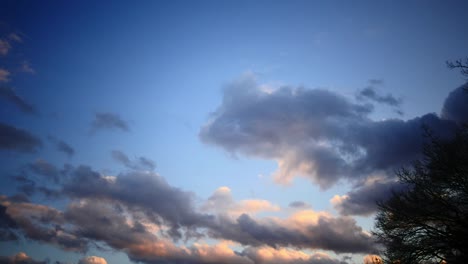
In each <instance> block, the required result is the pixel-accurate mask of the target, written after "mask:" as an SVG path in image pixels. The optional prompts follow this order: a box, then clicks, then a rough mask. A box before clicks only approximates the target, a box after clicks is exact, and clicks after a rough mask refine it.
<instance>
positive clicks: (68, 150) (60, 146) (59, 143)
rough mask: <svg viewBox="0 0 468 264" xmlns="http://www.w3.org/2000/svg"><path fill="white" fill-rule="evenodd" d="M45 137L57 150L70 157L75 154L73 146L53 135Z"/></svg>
mask: <svg viewBox="0 0 468 264" xmlns="http://www.w3.org/2000/svg"><path fill="white" fill-rule="evenodd" d="M47 138H48V139H49V140H50V141H51V142H52V143H53V144H54V145H55V148H56V149H57V150H58V151H60V152H62V153H64V154H66V155H67V156H68V157H71V156H73V155H74V154H75V150H74V149H73V147H72V146H70V145H69V144H67V143H66V142H65V141H63V140H60V139H57V138H55V137H53V136H48V137H47Z"/></svg>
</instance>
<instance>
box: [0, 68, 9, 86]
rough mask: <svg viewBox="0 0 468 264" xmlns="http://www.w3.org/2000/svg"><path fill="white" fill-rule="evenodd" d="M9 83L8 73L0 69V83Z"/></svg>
mask: <svg viewBox="0 0 468 264" xmlns="http://www.w3.org/2000/svg"><path fill="white" fill-rule="evenodd" d="M9 81H10V72H9V71H7V70H5V69H2V68H0V83H2V82H3V83H6V82H9Z"/></svg>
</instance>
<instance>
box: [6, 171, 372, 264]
mask: <svg viewBox="0 0 468 264" xmlns="http://www.w3.org/2000/svg"><path fill="white" fill-rule="evenodd" d="M41 172H42V171H41ZM61 173H63V172H61ZM60 182H63V183H62V188H61V189H60V190H59V192H60V194H61V195H62V198H68V199H70V200H71V201H72V202H71V203H70V204H69V205H68V207H67V208H66V210H65V211H64V212H61V211H58V210H56V209H53V208H49V207H47V206H42V205H36V204H33V203H30V202H28V201H16V202H15V201H13V200H11V199H7V198H5V197H4V198H2V199H3V200H2V201H3V203H2V205H3V206H4V207H6V210H5V214H4V215H5V216H8V217H9V218H8V219H11V220H12V221H13V222H12V223H13V224H14V225H15V226H11V225H4V226H3V227H2V229H3V230H13V231H15V230H16V231H15V232H20V233H21V234H24V235H25V236H26V237H28V238H30V239H33V240H37V241H41V242H46V243H51V244H54V245H57V246H59V247H61V248H63V249H66V250H73V251H85V250H86V249H87V248H88V247H89V244H90V243H92V242H93V241H95V242H102V243H104V244H105V245H107V246H109V247H111V248H114V249H117V250H122V251H124V252H126V253H127V254H128V255H129V257H130V258H131V259H133V260H135V261H143V262H146V263H164V262H158V261H163V260H167V261H173V262H174V263H177V261H180V263H207V261H205V260H203V258H202V255H200V256H198V255H197V252H198V249H196V248H193V249H190V250H189V251H184V250H182V249H180V248H178V247H176V246H174V245H172V244H171V242H170V241H177V240H179V239H199V238H201V237H206V236H207V237H211V238H215V239H227V240H232V241H236V242H238V243H240V244H242V245H244V246H253V247H259V246H265V245H269V246H271V247H274V248H281V247H287V246H291V247H294V248H311V249H323V250H332V251H335V252H340V253H341V252H350V253H353V252H369V250H373V247H372V238H371V237H370V236H369V235H367V234H366V233H365V232H364V231H363V230H362V229H361V228H360V227H359V226H357V225H356V222H354V220H352V219H350V218H346V217H337V218H335V217H332V216H331V215H327V214H325V213H317V212H312V211H305V212H303V215H300V216H292V217H291V219H289V218H288V219H279V220H273V219H271V218H268V217H267V218H256V217H255V218H254V217H253V216H250V215H247V214H241V215H240V216H234V217H232V216H230V215H226V214H223V213H222V212H220V213H219V214H206V213H201V212H199V211H198V210H197V209H196V208H197V207H196V204H195V196H194V194H193V193H191V192H186V191H183V190H180V189H178V188H175V187H172V186H170V185H169V184H168V183H167V182H166V181H165V180H164V178H162V177H161V176H159V175H157V174H155V173H152V172H137V171H132V172H130V173H125V174H119V175H118V176H116V177H111V176H103V175H101V174H100V173H97V172H95V171H94V170H92V169H91V168H90V167H86V166H79V167H77V168H71V169H68V170H67V172H66V177H64V179H63V180H62V181H60ZM211 198H213V197H211ZM213 199H214V198H213ZM210 201H211V200H210ZM0 202H1V201H0ZM233 203H234V202H233ZM4 218H5V217H4ZM5 219H7V218H5ZM301 219H311V221H307V222H304V221H303V220H301ZM313 219H319V220H317V221H315V220H313ZM298 221H299V222H298ZM301 221H303V222H301ZM148 224H150V226H148ZM151 225H152V226H153V227H151ZM155 227H157V228H158V229H159V231H157V234H156V233H154V231H150V230H149V229H148V228H155ZM168 243H170V244H168ZM153 244H155V245H159V246H160V247H169V248H173V251H172V252H171V254H169V255H170V257H167V256H164V257H162V256H160V253H158V251H156V252H154V253H151V254H152V255H151V257H147V254H148V251H152V250H153V251H154V249H153V248H152V247H150V246H144V247H143V246H142V245H153ZM170 245H172V246H170ZM158 254H159V255H158ZM144 256H146V257H144ZM175 256H178V257H175ZM194 256H195V257H194ZM197 256H198V257H197ZM233 259H237V258H233ZM184 261H185V262H184ZM243 261H244V260H243ZM249 261H250V260H249ZM232 263H239V262H236V261H234V260H233V262H232ZM246 263H249V262H246Z"/></svg>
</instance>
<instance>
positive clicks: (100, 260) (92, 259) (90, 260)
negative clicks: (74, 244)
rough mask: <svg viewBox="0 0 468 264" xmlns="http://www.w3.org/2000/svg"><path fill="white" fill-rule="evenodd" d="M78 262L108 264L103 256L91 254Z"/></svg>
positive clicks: (82, 263)
mask: <svg viewBox="0 0 468 264" xmlns="http://www.w3.org/2000/svg"><path fill="white" fill-rule="evenodd" d="M78 264H107V261H106V260H105V259H104V258H101V257H96V256H90V257H86V258H83V259H81V260H80V261H79V262H78Z"/></svg>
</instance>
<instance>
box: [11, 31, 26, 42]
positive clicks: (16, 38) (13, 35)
mask: <svg viewBox="0 0 468 264" xmlns="http://www.w3.org/2000/svg"><path fill="white" fill-rule="evenodd" d="M8 39H10V40H11V41H14V42H17V43H22V42H23V38H22V37H21V36H20V34H17V33H10V34H9V35H8Z"/></svg>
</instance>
